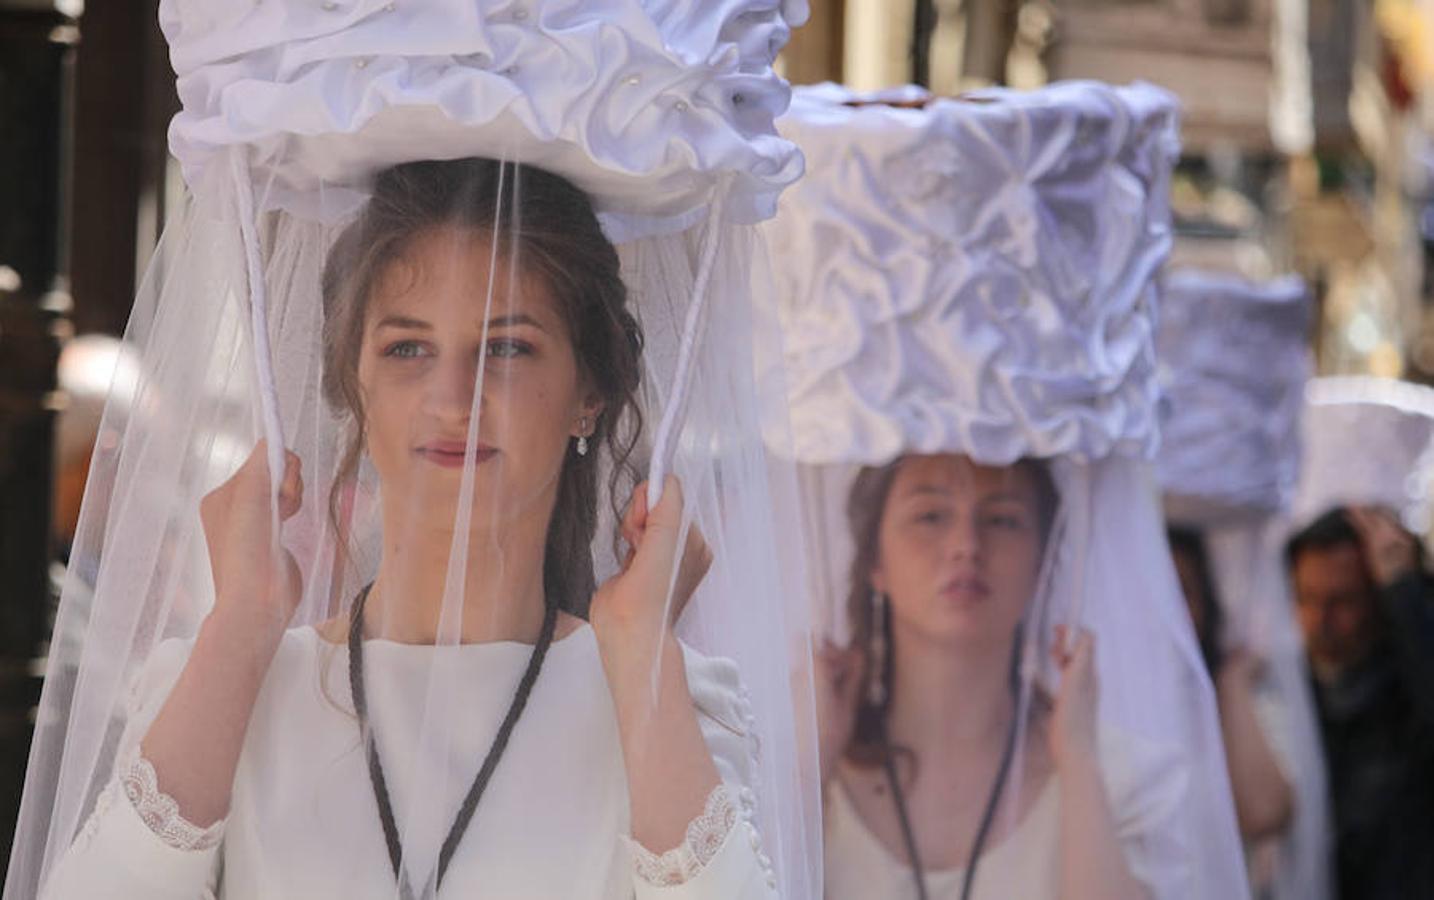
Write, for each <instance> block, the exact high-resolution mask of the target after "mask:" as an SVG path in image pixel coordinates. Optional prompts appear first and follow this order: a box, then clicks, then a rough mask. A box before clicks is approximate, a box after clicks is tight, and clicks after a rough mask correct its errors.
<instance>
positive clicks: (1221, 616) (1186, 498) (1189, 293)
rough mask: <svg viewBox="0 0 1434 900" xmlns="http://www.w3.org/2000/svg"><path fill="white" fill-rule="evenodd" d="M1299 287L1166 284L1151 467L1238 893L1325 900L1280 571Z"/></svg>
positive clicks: (1302, 299) (1302, 698) (1300, 358)
mask: <svg viewBox="0 0 1434 900" xmlns="http://www.w3.org/2000/svg"><path fill="white" fill-rule="evenodd" d="M1310 314H1311V305H1310V301H1309V295H1308V293H1307V291H1306V289H1305V286H1304V284H1303V282H1301V281H1300V280H1299V279H1298V278H1292V277H1286V278H1280V279H1274V280H1270V281H1265V282H1252V281H1248V280H1246V279H1243V278H1240V277H1236V276H1233V275H1230V274H1227V273H1223V272H1217V271H1211V270H1200V269H1192V268H1180V269H1175V270H1171V271H1167V273H1166V275H1165V280H1164V291H1163V297H1162V308H1161V315H1160V329H1159V333H1158V336H1157V341H1156V347H1157V353H1158V356H1159V358H1160V360H1161V363H1162V368H1163V371H1164V372H1165V378H1164V382H1165V396H1166V398H1167V402H1166V416H1165V418H1164V421H1163V422H1162V431H1163V438H1162V441H1161V447H1160V455H1159V457H1158V459H1157V461H1156V476H1157V479H1158V481H1159V482H1160V486H1161V489H1162V491H1163V492H1164V495H1165V504H1164V505H1165V511H1166V521H1167V522H1169V523H1170V529H1169V533H1170V544H1171V550H1172V553H1173V555H1174V557H1175V564H1176V570H1177V571H1178V572H1179V573H1180V581H1181V586H1182V588H1183V592H1184V594H1185V597H1186V601H1187V604H1188V605H1189V608H1190V611H1191V620H1192V622H1193V623H1194V625H1195V634H1196V637H1197V638H1198V639H1199V641H1200V646H1201V651H1202V655H1203V656H1204V658H1205V662H1206V668H1207V669H1209V671H1210V676H1211V679H1212V681H1213V682H1214V684H1215V689H1216V699H1217V702H1218V707H1219V711H1220V720H1221V731H1222V733H1223V735H1224V743H1225V747H1226V755H1227V758H1228V763H1229V769H1230V782H1231V788H1232V790H1233V794H1234V800H1235V811H1236V815H1237V818H1238V820H1239V824H1240V832H1241V837H1242V838H1243V839H1244V842H1245V847H1246V859H1247V862H1248V868H1249V875H1250V888H1251V893H1252V894H1253V895H1254V896H1256V897H1261V898H1271V900H1295V898H1300V900H1324V898H1328V897H1329V896H1330V892H1331V888H1332V883H1331V867H1330V859H1331V849H1332V848H1331V841H1330V838H1331V833H1330V828H1329V802H1328V795H1327V787H1326V785H1327V777H1328V776H1327V773H1326V771H1325V764H1324V757H1323V754H1322V753H1321V751H1320V736H1319V723H1318V720H1317V717H1316V713H1315V707H1314V698H1313V697H1312V695H1311V692H1310V681H1309V671H1308V668H1307V666H1306V664H1305V659H1304V642H1303V640H1302V639H1301V637H1300V634H1299V629H1298V626H1297V624H1296V622H1295V613H1294V604H1293V602H1292V601H1291V599H1290V592H1289V589H1288V586H1287V583H1286V577H1285V573H1284V572H1283V571H1282V566H1283V562H1282V559H1283V555H1284V554H1283V546H1282V544H1283V540H1284V535H1285V531H1286V527H1287V526H1286V514H1287V511H1288V510H1289V508H1290V505H1291V504H1292V503H1293V502H1294V499H1295V491H1296V487H1297V486H1298V483H1299V475H1300V466H1301V458H1302V455H1303V447H1302V443H1303V442H1302V440H1301V437H1300V425H1301V421H1302V413H1303V408H1304V404H1305V400H1304V395H1305V387H1306V385H1307V384H1308V382H1309V379H1310V375H1311V369H1312V360H1311V357H1310V351H1309V338H1308V332H1309V325H1310Z"/></svg>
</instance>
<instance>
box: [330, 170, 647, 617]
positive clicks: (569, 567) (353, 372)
mask: <svg viewBox="0 0 1434 900" xmlns="http://www.w3.org/2000/svg"><path fill="white" fill-rule="evenodd" d="M442 227H453V228H459V229H463V230H469V231H475V232H479V233H486V234H487V235H489V236H490V237H491V239H492V240H493V242H494V243H495V244H497V245H499V246H500V247H503V246H504V245H506V247H507V248H509V249H511V250H515V251H516V253H515V254H513V255H514V256H515V257H516V258H517V259H518V260H519V266H520V268H521V269H522V272H521V275H522V276H525V277H536V278H538V279H540V280H541V282H542V283H543V284H544V285H545V286H546V287H547V288H548V290H549V291H550V292H551V295H552V297H553V300H554V301H555V302H556V304H557V307H558V311H559V314H560V315H561V317H562V319H563V322H564V324H565V325H566V327H567V332H568V335H569V337H570V339H571V340H572V346H573V355H574V356H575V357H576V359H577V365H578V371H579V373H580V375H581V377H582V378H583V379H584V381H585V383H586V385H587V387H588V388H590V389H591V390H592V391H593V392H595V393H596V394H597V395H598V396H599V397H600V399H601V401H602V411H601V413H600V414H599V415H598V416H597V420H596V422H595V424H594V431H593V433H592V436H591V437H590V438H589V441H590V442H591V443H592V444H593V446H594V448H595V449H596V450H597V451H598V452H594V453H589V454H587V455H586V456H582V455H579V454H577V453H575V452H571V451H570V452H569V453H568V454H567V456H566V458H565V459H564V461H563V468H562V472H561V474H560V476H559V481H558V491H557V500H556V503H555V505H554V508H553V514H552V518H551V519H550V521H549V523H548V533H547V541H546V547H545V551H544V556H543V583H544V589H545V591H546V593H547V598H548V602H549V603H550V604H555V605H558V606H560V607H561V608H562V609H564V610H566V611H568V612H571V613H574V614H576V615H580V616H586V614H587V606H588V602H589V600H590V599H591V596H592V593H593V590H594V589H595V586H596V580H595V576H594V572H593V560H592V549H591V548H592V541H593V536H594V533H595V532H596V530H597V521H598V509H597V503H598V477H599V471H600V468H601V466H602V463H603V459H604V457H606V458H607V465H608V469H609V471H610V483H609V487H610V492H611V494H612V498H613V503H614V505H616V504H617V503H618V502H619V498H622V497H625V496H626V492H625V491H622V490H620V488H621V487H622V486H623V485H622V482H623V481H624V480H627V481H629V482H635V480H636V479H635V471H634V468H633V466H632V464H631V457H632V453H633V448H634V447H635V446H636V445H637V442H638V439H639V436H640V434H641V430H642V415H641V411H640V409H639V407H638V404H637V399H636V398H637V390H638V384H639V381H640V378H641V358H642V333H641V331H640V329H639V327H638V324H637V321H636V320H635V319H634V318H633V316H632V314H631V313H630V312H629V311H628V309H627V305H626V304H627V288H626V286H625V284H624V283H623V281H622V277H621V271H620V264H619V261H618V255H617V250H616V249H615V248H614V247H613V245H612V243H611V242H609V241H608V239H607V238H606V237H605V236H604V235H603V233H602V230H601V228H600V227H599V225H598V220H597V216H596V214H595V213H594V212H593V208H592V204H591V203H590V201H589V200H588V197H587V195H585V194H584V193H583V192H582V191H580V190H579V189H578V188H577V187H575V186H574V185H573V184H572V183H570V182H568V181H567V180H566V179H563V178H561V177H559V176H557V175H554V174H552V173H550V172H546V171H544V170H542V169H538V168H534V167H532V166H525V165H520V164H516V163H503V162H498V161H496V160H491V159H478V158H470V159H456V160H448V161H424V162H412V163H404V164H402V165H398V166H394V167H392V168H389V169H386V170H384V171H383V172H381V173H379V175H378V176H377V178H376V179H375V183H374V186H373V198H372V199H371V200H370V201H369V203H368V205H367V207H366V208H365V209H364V211H363V213H362V214H361V215H360V216H359V218H358V219H357V220H356V221H354V222H353V224H351V225H349V226H348V228H347V229H345V231H344V232H343V233H342V234H341V235H340V236H339V238H338V240H337V241H336V243H335V244H334V246H333V249H332V250H331V251H330V252H329V256H328V259H327V260H326V261H325V266H324V275H323V285H322V288H323V307H324V310H323V311H324V335H323V336H324V342H323V343H324V360H323V362H324V374H323V392H324V398H325V400H326V401H327V402H328V403H329V404H330V405H331V406H332V407H333V408H334V409H335V410H336V411H338V412H339V414H340V415H342V416H346V417H348V418H349V419H350V420H351V423H352V427H351V428H350V430H349V437H348V442H347V445H346V446H345V448H344V450H343V454H342V457H341V461H340V468H339V476H338V478H336V479H335V482H334V489H333V491H332V492H331V494H330V497H329V515H330V516H331V518H332V519H333V520H334V525H335V528H336V530H337V533H338V534H339V535H341V536H343V535H345V534H346V529H345V528H344V527H342V516H341V514H340V510H341V506H342V499H341V497H342V491H343V490H344V488H345V486H347V485H350V484H352V483H353V481H354V479H355V477H356V475H357V471H358V466H359V462H360V460H361V459H362V456H363V450H364V442H365V436H366V433H365V429H366V422H365V418H364V409H363V402H362V392H361V391H360V387H359V382H358V361H359V348H360V346H361V343H362V340H363V328H364V320H365V316H366V313H367V310H368V306H369V303H370V301H371V300H372V299H373V291H374V286H375V285H376V284H377V283H378V280H379V279H380V278H381V277H382V276H383V275H384V273H385V272H386V271H388V269H389V267H390V266H392V265H393V264H394V263H396V262H397V261H399V260H400V259H401V258H402V257H403V255H404V254H405V253H406V252H407V251H408V250H409V249H410V248H411V246H412V245H413V243H414V241H415V240H416V239H417V238H418V237H420V236H421V235H423V234H425V233H428V232H430V231H432V230H433V229H436V228H442ZM480 296H481V295H480ZM480 302H481V301H480ZM342 540H346V538H343V537H341V541H342Z"/></svg>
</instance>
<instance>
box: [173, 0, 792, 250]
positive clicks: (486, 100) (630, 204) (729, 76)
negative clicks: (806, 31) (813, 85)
mask: <svg viewBox="0 0 1434 900" xmlns="http://www.w3.org/2000/svg"><path fill="white" fill-rule="evenodd" d="M806 16H807V6H806V0H596V2H594V0H561V2H552V0H547V2H539V0H482V2H465V0H422V2H416V0H328V2H320V0H263V2H258V3H234V2H232V0H164V2H162V3H161V5H160V22H161V26H162V27H163V29H164V32H165V36H166V38H167V39H168V41H169V44H170V48H171V61H172V64H173V66H174V70H175V73H176V75H177V76H178V88H179V97H180V101H181V104H182V106H183V110H182V111H181V112H180V113H179V114H178V115H177V116H176V117H175V119H174V121H173V123H172V124H171V126H170V134H169V141H170V150H171V151H172V152H173V153H174V155H175V156H176V157H177V158H178V159H179V161H180V162H181V164H182V166H183V169H184V175H185V180H186V181H187V182H188V183H189V184H190V185H191V186H195V189H196V190H198V187H197V186H199V185H202V184H204V183H205V182H206V179H205V177H204V171H205V170H206V169H208V168H210V167H215V166H222V165H224V151H225V150H226V149H227V148H228V147H231V146H236V145H239V146H245V147H247V148H249V150H248V153H249V164H250V167H251V169H252V170H253V172H254V181H255V185H256V198H257V202H258V205H259V206H260V208H261V209H264V208H285V209H289V210H291V211H296V212H297V211H302V212H305V213H306V214H310V215H312V214H316V213H320V214H324V215H341V214H343V213H346V212H348V211H350V210H351V209H352V208H353V206H354V205H355V204H356V202H357V201H358V192H361V190H362V186H363V183H364V180H365V178H366V177H367V176H368V175H369V174H371V173H372V172H373V171H375V170H377V169H380V168H383V167H385V166H388V165H392V164H394V163H398V162H404V161H407V160H411V159H413V158H414V151H415V148H419V147H421V148H422V151H423V155H424V156H425V157H427V158H432V159H451V158H457V157H464V156H488V157H503V158H508V159H514V160H520V161H522V162H525V163H528V164H531V165H537V166H541V167H543V168H546V169H549V170H551V171H553V172H556V173H558V174H560V175H563V176H564V177H566V178H568V179H569V180H571V181H573V182H574V183H575V184H577V185H578V186H579V187H580V188H582V189H583V190H584V191H585V192H586V193H588V194H589V195H590V196H591V197H592V198H593V201H594V205H595V207H596V209H597V211H598V214H599V218H600V219H601V221H602V223H603V226H604V229H605V230H606V231H607V233H608V235H609V237H610V238H611V239H612V240H614V241H616V242H621V241H627V240H634V239H637V238H640V237H644V236H647V235H650V234H655V233H666V232H672V231H681V230H684V229H686V228H687V227H690V226H691V225H692V224H693V223H694V222H696V221H697V220H698V219H699V218H700V217H701V216H702V214H703V212H704V211H705V208H706V205H707V203H708V202H709V200H710V195H711V194H712V191H713V188H714V186H715V185H716V184H717V182H718V180H719V178H720V177H721V176H722V175H724V174H726V175H727V176H728V177H730V178H731V180H732V197H731V201H730V202H729V205H728V213H729V215H730V218H731V221H735V222H753V221H757V220H760V219H762V218H765V217H766V216H768V215H770V214H771V212H772V209H773V208H774V204H775V199H776V195H777V193H778V192H780V191H781V189H782V188H783V187H785V186H786V185H788V184H789V183H791V182H792V181H793V180H794V179H796V178H797V177H799V176H800V174H801V171H802V161H801V154H800V153H799V152H798V151H797V150H796V148H795V147H793V146H792V144H791V143H790V142H788V141H786V140H783V139H782V138H780V137H778V136H777V135H776V134H775V131H774V129H773V126H772V120H773V118H774V117H775V116H777V115H779V114H780V113H781V112H782V110H784V109H785V108H786V105H787V101H788V87H787V84H786V82H785V81H783V80H782V79H781V78H780V77H779V76H777V75H776V73H775V72H774V71H773V70H772V62H773V60H774V59H775V57H776V54H777V52H778V51H779V50H780V49H781V48H782V46H783V45H784V44H785V43H786V41H787V38H788V37H789V34H790V29H791V27H792V26H794V25H798V24H801V22H803V21H804V20H805V19H806ZM320 188H322V190H321V189H320Z"/></svg>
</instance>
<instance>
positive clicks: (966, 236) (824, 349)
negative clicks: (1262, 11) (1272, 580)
mask: <svg viewBox="0 0 1434 900" xmlns="http://www.w3.org/2000/svg"><path fill="white" fill-rule="evenodd" d="M1175 120H1176V116H1175V108H1174V103H1173V101H1172V100H1171V98H1169V97H1168V95H1166V94H1164V93H1163V92H1161V91H1159V90H1156V89H1154V88H1150V87H1148V86H1142V85H1136V86H1132V87H1128V88H1110V87H1107V86H1103V85H1095V84H1079V83H1077V84H1064V85H1057V86H1054V87H1051V88H1048V89H1045V90H1042V91H1037V92H1032V93H1019V92H1008V91H992V92H981V93H978V94H976V95H973V96H970V97H964V98H962V99H960V100H943V99H933V98H930V97H927V96H925V95H924V94H922V93H921V92H919V91H916V90H914V89H912V90H910V91H902V92H894V93H892V94H889V95H884V96H880V97H858V96H854V95H852V94H850V93H848V92H847V91H845V90H844V89H840V88H837V87H835V86H824V87H821V88H816V89H812V90H810V91H798V94H797V99H796V100H795V102H794V103H793V107H792V110H791V112H790V113H789V114H788V115H787V117H785V118H784V119H783V120H782V121H781V122H780V123H779V125H780V127H781V129H782V131H783V133H784V134H785V135H787V136H788V137H790V138H792V139H793V140H794V141H796V142H797V143H798V144H799V145H800V146H802V148H803V151H804V153H805V154H806V155H807V159H808V165H809V169H808V174H807V177H806V178H805V179H804V180H803V182H802V183H801V184H800V185H799V186H798V187H797V188H795V189H794V190H793V191H792V192H790V193H789V194H787V195H786V196H785V197H784V198H783V201H782V206H783V208H782V213H781V215H779V216H778V217H777V218H776V219H775V220H774V221H773V222H772V223H770V224H769V225H768V226H766V227H767V229H768V235H769V238H770V239H771V242H772V244H773V247H774V253H776V254H780V255H781V258H783V259H784V260H787V265H786V266H785V267H784V268H783V269H782V270H781V272H779V291H778V301H779V310H780V313H781V315H782V318H783V326H784V333H785V334H786V336H787V338H788V343H787V357H786V358H787V362H788V366H787V368H786V372H785V374H786V376H787V377H788V379H789V384H790V390H791V394H792V420H793V429H794V445H795V448H796V451H797V453H798V458H799V460H800V462H802V463H804V464H805V467H804V473H803V481H802V485H803V504H804V511H805V520H806V523H807V538H808V547H809V548H810V550H811V551H812V556H811V559H812V561H813V564H812V567H811V568H812V570H813V571H812V573H811V578H810V580H811V581H812V584H813V585H814V588H813V593H814V594H815V595H816V596H817V597H819V598H821V599H820V600H819V601H818V602H825V603H826V604H829V609H828V612H827V616H828V618H830V619H832V620H833V626H832V627H829V629H828V631H829V633H830V634H833V635H840V636H839V637H837V638H836V643H837V646H836V647H834V648H833V649H831V650H830V651H829V652H828V653H826V654H825V659H823V660H822V665H821V666H820V667H819V672H820V674H819V676H818V678H819V681H820V683H821V684H822V685H823V687H824V689H825V693H826V698H825V699H824V701H823V702H822V703H820V704H819V715H820V717H821V727H820V733H821V744H822V761H823V766H822V770H823V776H824V780H825V789H824V798H825V805H824V813H825V828H826V840H825V854H826V885H827V896H828V897H829V898H834V900H842V898H848V897H849V898H857V897H863V898H908V897H920V898H928V897H929V898H951V900H955V898H969V897H975V898H983V897H991V898H994V897H1023V898H1047V897H1049V898H1054V897H1058V896H1059V897H1065V898H1071V897H1090V898H1096V897H1099V898H1113V897H1159V898H1165V897H1180V898H1186V897H1189V898H1196V897H1216V896H1219V897H1239V896H1242V895H1243V894H1244V892H1245V886H1244V883H1243V879H1242V874H1241V861H1240V856H1239V844H1238V841H1237V838H1236V832H1235V824H1234V817H1233V815H1232V811H1231V808H1230V801H1229V787H1228V782H1227V779H1226V775H1225V770H1224V764H1223V757H1222V754H1221V749H1220V743H1219V740H1220V738H1219V731H1218V729H1217V726H1216V723H1215V717H1214V711H1213V703H1212V698H1211V696H1210V689H1209V684H1208V681H1207V680H1206V678H1205V676H1204V673H1203V671H1202V669H1201V668H1200V661H1199V657H1198V654H1197V651H1196V648H1195V646H1194V642H1193V640H1192V639H1191V637H1190V629H1189V625H1188V622H1187V621H1185V620H1184V619H1183V616H1184V610H1183V607H1182V606H1181V605H1180V601H1179V594H1178V589H1177V586H1176V582H1175V578H1174V573H1173V571H1172V570H1171V565H1170V559H1169V554H1168V551H1167V549H1166V547H1165V544H1164V532H1163V529H1162V527H1161V521H1160V519H1159V514H1158V509H1157V506H1156V503H1155V499H1154V494H1153V491H1152V489H1151V483H1150V480H1149V476H1148V472H1147V470H1146V464H1145V459H1147V458H1148V456H1149V454H1150V452H1151V450H1152V449H1153V447H1154V444H1155V437H1156V398H1157V396H1158V392H1157V387H1156V383H1155V365H1154V359H1153V353H1152V340H1153V331H1152V325H1153V322H1152V318H1151V312H1152V311H1151V300H1152V299H1153V296H1154V294H1155V291H1156V274H1157V272H1158V269H1159V267H1160V265H1161V264H1162V263H1163V261H1164V258H1165V255H1166V253H1167V251H1168V248H1169V240H1170V235H1169V229H1168V212H1167V209H1166V206H1165V202H1166V201H1165V195H1166V191H1167V190H1168V178H1169V173H1170V168H1171V165H1172V163H1173V160H1174V156H1175ZM843 632H845V635H842V633H843ZM843 644H844V645H845V646H844V647H842V646H841V645H843Z"/></svg>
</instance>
